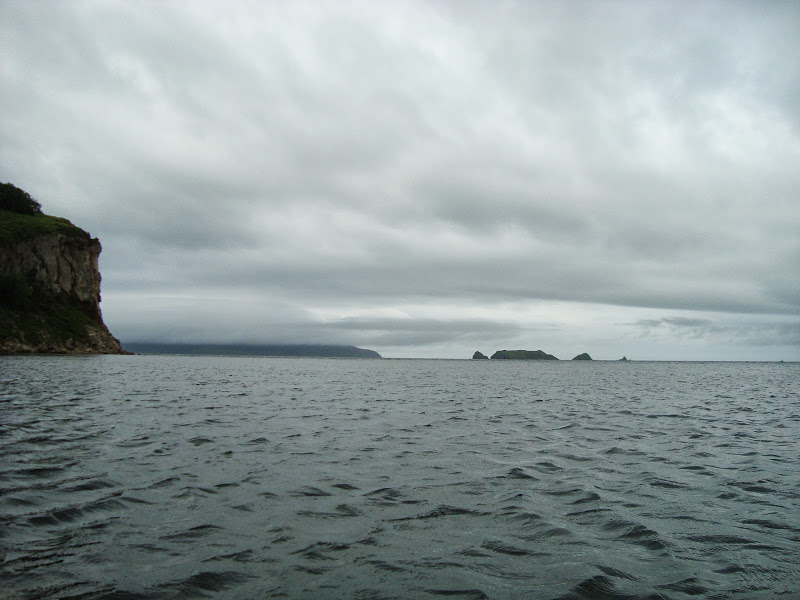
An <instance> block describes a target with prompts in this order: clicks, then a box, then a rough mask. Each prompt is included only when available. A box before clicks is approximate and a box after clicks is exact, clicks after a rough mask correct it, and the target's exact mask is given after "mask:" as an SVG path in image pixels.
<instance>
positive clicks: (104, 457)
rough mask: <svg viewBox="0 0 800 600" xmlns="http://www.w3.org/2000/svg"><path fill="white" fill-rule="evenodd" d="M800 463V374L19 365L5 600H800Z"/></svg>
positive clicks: (0, 557) (735, 368) (6, 460)
mask: <svg viewBox="0 0 800 600" xmlns="http://www.w3.org/2000/svg"><path fill="white" fill-rule="evenodd" d="M798 458H800V364H798V363H669V362H628V363H621V362H597V361H595V362H573V361H560V362H550V361H469V360H461V361H448V360H358V359H308V358H299V359H298V358H295V359H280V358H260V357H214V356H94V357H74V356H73V357H67V356H60V357H37V356H27V357H0V598H7V599H12V598H13V599H15V600H16V599H34V598H37V599H38V598H64V599H81V600H88V599H101V598H103V599H109V600H110V599H116V600H121V599H131V600H133V599H145V598H156V599H178V598H226V599H227V598H230V599H233V598H304V599H305V598H308V599H312V598H313V599H318V598H343V599H344V598H357V599H390V598H403V599H405V598H409V599H410V598H415V599H416V598H433V599H436V598H454V599H473V598H493V599H494V598H497V599H505V598H526V599H527V598H530V599H544V600H555V599H562V600H566V599H584V598H585V599H595V598H602V599H614V600H624V599H650V600H655V599H675V600H686V599H689V598H691V599H698V598H700V599H727V598H732V599H742V600H744V599H747V600H751V599H774V598H798V597H800V595H799V594H800V593H799V592H798V589H800V463H798Z"/></svg>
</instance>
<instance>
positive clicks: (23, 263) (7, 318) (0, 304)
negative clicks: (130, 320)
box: [0, 184, 127, 354]
mask: <svg viewBox="0 0 800 600" xmlns="http://www.w3.org/2000/svg"><path fill="white" fill-rule="evenodd" d="M2 185H3V187H4V188H6V187H8V186H10V184H2ZM11 187H13V186H11ZM14 189H16V190H17V191H20V190H18V188H14ZM100 251H101V246H100V241H99V240H97V239H96V238H92V237H91V236H90V235H89V234H88V233H87V232H85V231H84V230H82V229H80V228H79V227H76V226H74V225H73V224H72V223H70V222H69V221H67V220H66V219H60V218H57V217H52V216H49V215H45V214H42V213H41V212H39V213H37V214H23V213H21V212H17V211H14V210H4V209H2V208H0V354H27V353H58V354H127V353H126V352H125V351H124V350H122V348H121V347H120V344H119V341H118V340H117V339H116V338H114V336H112V335H111V333H110V332H109V331H108V328H107V327H106V325H105V323H103V317H102V314H101V312H100V271H99V269H98V257H99V255H100Z"/></svg>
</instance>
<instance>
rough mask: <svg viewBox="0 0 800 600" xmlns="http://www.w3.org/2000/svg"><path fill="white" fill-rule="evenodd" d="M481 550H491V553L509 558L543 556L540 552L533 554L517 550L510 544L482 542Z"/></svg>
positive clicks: (523, 549) (528, 551)
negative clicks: (505, 555)
mask: <svg viewBox="0 0 800 600" xmlns="http://www.w3.org/2000/svg"><path fill="white" fill-rule="evenodd" d="M481 548H483V549H485V550H491V551H492V552H497V553H499V554H507V555H509V556H542V554H543V553H541V552H534V551H532V550H527V549H525V548H519V547H517V546H512V545H511V544H506V543H504V542H498V541H491V542H484V543H483V544H481Z"/></svg>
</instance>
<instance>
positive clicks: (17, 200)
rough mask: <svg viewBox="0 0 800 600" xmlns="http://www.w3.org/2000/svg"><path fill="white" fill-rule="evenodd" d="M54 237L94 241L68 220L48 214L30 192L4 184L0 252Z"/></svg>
mask: <svg viewBox="0 0 800 600" xmlns="http://www.w3.org/2000/svg"><path fill="white" fill-rule="evenodd" d="M51 234H63V235H65V236H67V237H69V238H73V239H79V240H89V239H91V236H90V235H89V234H88V233H87V232H85V231H84V230H83V229H81V228H80V227H76V226H75V225H73V224H72V223H70V222H69V221H68V220H67V219H64V218H61V217H51V216H50V215H46V214H44V213H43V212H42V208H41V205H40V204H39V203H38V202H37V201H36V200H34V199H33V198H31V197H30V196H29V195H28V193H27V192H24V191H22V190H21V189H19V188H18V187H16V186H14V185H12V184H10V183H0V248H10V247H11V246H13V245H14V244H18V243H19V242H23V241H25V240H29V239H32V238H35V237H38V236H42V235H51Z"/></svg>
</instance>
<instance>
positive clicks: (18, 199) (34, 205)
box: [0, 183, 42, 215]
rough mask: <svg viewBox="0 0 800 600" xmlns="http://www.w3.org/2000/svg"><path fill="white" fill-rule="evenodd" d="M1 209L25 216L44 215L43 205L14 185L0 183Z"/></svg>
mask: <svg viewBox="0 0 800 600" xmlns="http://www.w3.org/2000/svg"><path fill="white" fill-rule="evenodd" d="M0 209H2V210H10V211H11V212H15V213H20V214H23V215H40V214H42V205H41V204H39V203H38V202H37V201H36V200H34V199H33V198H32V197H31V195H30V194H29V193H28V192H26V191H25V190H21V189H19V188H18V187H17V186H15V185H14V184H13V183H0Z"/></svg>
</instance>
